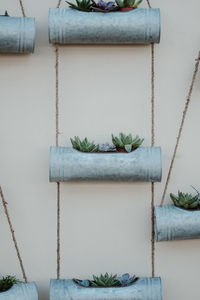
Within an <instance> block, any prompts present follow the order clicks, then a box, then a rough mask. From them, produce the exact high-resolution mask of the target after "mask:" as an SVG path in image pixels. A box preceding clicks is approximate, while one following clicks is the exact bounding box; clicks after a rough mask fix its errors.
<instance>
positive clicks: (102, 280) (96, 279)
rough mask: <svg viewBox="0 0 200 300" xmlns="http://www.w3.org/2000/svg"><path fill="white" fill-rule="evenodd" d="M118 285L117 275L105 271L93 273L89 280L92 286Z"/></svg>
mask: <svg viewBox="0 0 200 300" xmlns="http://www.w3.org/2000/svg"><path fill="white" fill-rule="evenodd" d="M119 285H120V283H119V280H118V279H117V275H112V274H108V273H107V272H106V274H105V275H102V274H101V275H100V276H95V275H93V280H91V286H92V287H115V286H119Z"/></svg>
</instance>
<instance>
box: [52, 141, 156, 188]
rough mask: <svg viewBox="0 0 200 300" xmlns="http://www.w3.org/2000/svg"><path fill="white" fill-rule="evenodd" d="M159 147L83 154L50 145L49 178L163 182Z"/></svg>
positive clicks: (60, 179) (62, 180) (71, 149)
mask: <svg viewBox="0 0 200 300" xmlns="http://www.w3.org/2000/svg"><path fill="white" fill-rule="evenodd" d="M161 177H162V159H161V148H160V147H140V148H138V149H136V150H135V151H133V152H130V153H119V152H116V153H83V152H80V151H77V150H75V149H73V148H68V147H51V149H50V170H49V180H50V181H51V182H64V181H146V182H147V181H148V182H156V181H161Z"/></svg>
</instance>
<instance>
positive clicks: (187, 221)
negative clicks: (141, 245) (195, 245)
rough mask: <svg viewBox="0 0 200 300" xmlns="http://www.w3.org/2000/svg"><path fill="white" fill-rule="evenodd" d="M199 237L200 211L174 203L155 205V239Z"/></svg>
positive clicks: (170, 239) (168, 239) (167, 239)
mask: <svg viewBox="0 0 200 300" xmlns="http://www.w3.org/2000/svg"><path fill="white" fill-rule="evenodd" d="M199 238H200V211H199V210H186V209H182V208H179V207H176V206H174V205H165V206H156V207H155V240H156V241H157V242H159V241H172V240H186V239H199Z"/></svg>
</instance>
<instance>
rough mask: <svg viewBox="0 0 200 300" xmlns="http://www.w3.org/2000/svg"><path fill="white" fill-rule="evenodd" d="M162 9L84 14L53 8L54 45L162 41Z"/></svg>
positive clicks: (50, 33)
mask: <svg viewBox="0 0 200 300" xmlns="http://www.w3.org/2000/svg"><path fill="white" fill-rule="evenodd" d="M160 26H161V25H160V10H159V9H158V8H156V9H153V8H147V9H145V8H137V9H135V10H132V11H129V12H109V13H97V12H83V11H78V10H75V9H71V8H50V10H49V41H50V43H52V44H149V43H159V42H160Z"/></svg>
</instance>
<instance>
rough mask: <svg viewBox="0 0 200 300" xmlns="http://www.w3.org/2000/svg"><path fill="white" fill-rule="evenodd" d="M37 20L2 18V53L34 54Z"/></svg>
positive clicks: (0, 24)
mask: <svg viewBox="0 0 200 300" xmlns="http://www.w3.org/2000/svg"><path fill="white" fill-rule="evenodd" d="M34 46H35V19H34V18H24V17H22V18H19V17H7V16H0V53H32V52H33V51H34Z"/></svg>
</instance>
